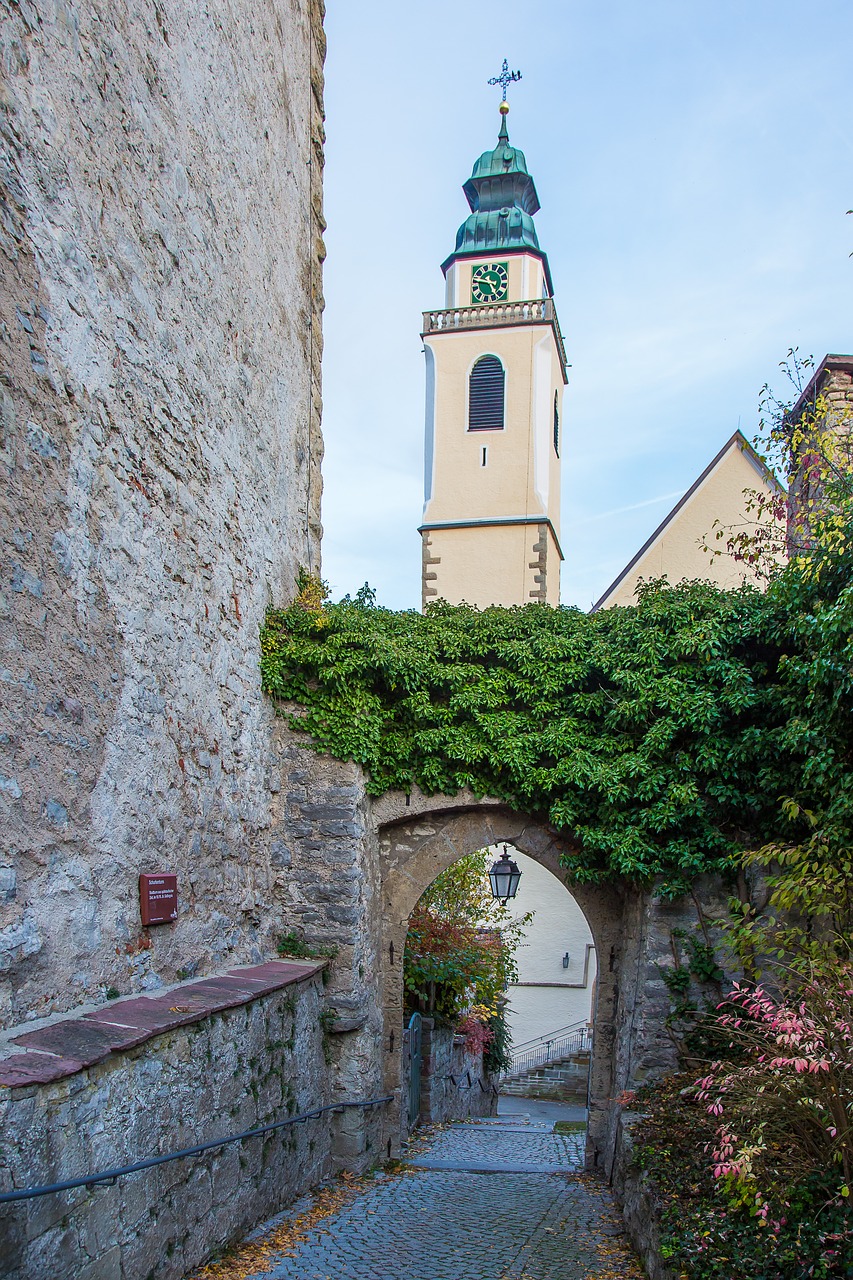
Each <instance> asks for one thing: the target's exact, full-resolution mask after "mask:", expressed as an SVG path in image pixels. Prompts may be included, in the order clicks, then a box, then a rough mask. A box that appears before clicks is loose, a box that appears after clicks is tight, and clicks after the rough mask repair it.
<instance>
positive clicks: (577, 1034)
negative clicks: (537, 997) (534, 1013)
mask: <svg viewBox="0 0 853 1280" xmlns="http://www.w3.org/2000/svg"><path fill="white" fill-rule="evenodd" d="M591 1047H592V1027H591V1025H590V1024H589V1023H588V1022H573V1023H572V1024H571V1025H570V1026H568V1027H558V1028H557V1030H556V1031H548V1032H546V1033H545V1034H544V1035H541V1036H535V1037H534V1038H533V1039H532V1040H525V1041H523V1042H522V1043H521V1044H520V1045H518V1046H516V1048H514V1049H513V1051H512V1065H511V1067H510V1068H509V1070H508V1071H503V1072H501V1079H502V1080H507V1079H509V1078H510V1077H512V1076H518V1075H523V1074H524V1072H526V1071H532V1070H533V1069H534V1068H535V1067H541V1066H543V1065H545V1064H546V1063H548V1062H553V1061H554V1060H555V1059H557V1058H565V1057H568V1056H569V1055H570V1054H573V1053H583V1052H585V1051H587V1050H588V1049H590V1048H591Z"/></svg>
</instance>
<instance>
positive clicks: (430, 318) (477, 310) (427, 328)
mask: <svg viewBox="0 0 853 1280" xmlns="http://www.w3.org/2000/svg"><path fill="white" fill-rule="evenodd" d="M423 314H424V330H423V331H424V335H426V334H428V333H447V332H450V331H452V330H458V329H490V328H492V327H495V328H497V327H500V326H503V325H508V324H543V323H545V324H549V323H550V324H553V326H554V334H555V336H556V339H557V345H558V347H559V349H560V358H561V359H562V361H563V365H564V366H565V364H566V350H565V347H564V345H563V335H562V333H561V332H560V324H559V321H558V320H557V311H556V308H555V306H554V300H553V298H533V299H530V300H528V301H525V302H487V303H483V304H482V305H481V306H474V307H448V308H447V309H445V310H443V311H425V312H424V313H423Z"/></svg>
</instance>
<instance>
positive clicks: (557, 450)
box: [554, 391, 560, 458]
mask: <svg viewBox="0 0 853 1280" xmlns="http://www.w3.org/2000/svg"><path fill="white" fill-rule="evenodd" d="M554 452H555V453H556V455H557V457H558V458H559V456H560V410H559V409H558V408H557V393H556V391H555V392H554Z"/></svg>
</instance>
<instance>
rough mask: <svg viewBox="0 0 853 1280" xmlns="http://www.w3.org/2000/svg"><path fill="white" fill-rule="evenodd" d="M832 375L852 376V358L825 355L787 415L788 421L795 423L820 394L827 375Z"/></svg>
mask: <svg viewBox="0 0 853 1280" xmlns="http://www.w3.org/2000/svg"><path fill="white" fill-rule="evenodd" d="M833 373H848V374H853V356H842V355H826V356H824V357H823V359H822V360H821V362H820V364H819V365H818V367H817V368H816V369H815V371H814V373H813V375H812V377H811V379H810V381H809V384H808V386H807V387H805V388H804V390H803V393H802V395H801V396H800V398H799V399H798V400H797V403H796V404H795V405H794V406H793V408H792V409H791V411H790V412H789V414H788V415H787V416H788V419H789V421H791V422H796V421H797V419H798V418H799V416H800V414H801V413H802V412H803V410H804V409H805V408H806V406H807V405H808V404H809V402H810V401H813V400H815V399H816V397H817V396H818V395H819V394H820V392H821V390H822V389H823V384H824V382H825V380H826V377H827V374H829V375H831V374H833Z"/></svg>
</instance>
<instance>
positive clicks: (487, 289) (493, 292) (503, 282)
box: [471, 262, 509, 302]
mask: <svg viewBox="0 0 853 1280" xmlns="http://www.w3.org/2000/svg"><path fill="white" fill-rule="evenodd" d="M508 267H509V264H508V263H506V262H487V263H483V265H482V266H480V267H475V268H474V270H473V271H472V272H471V301H472V302H502V301H503V299H504V298H505V297H506V291H507V285H508V284H509V269H508Z"/></svg>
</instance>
